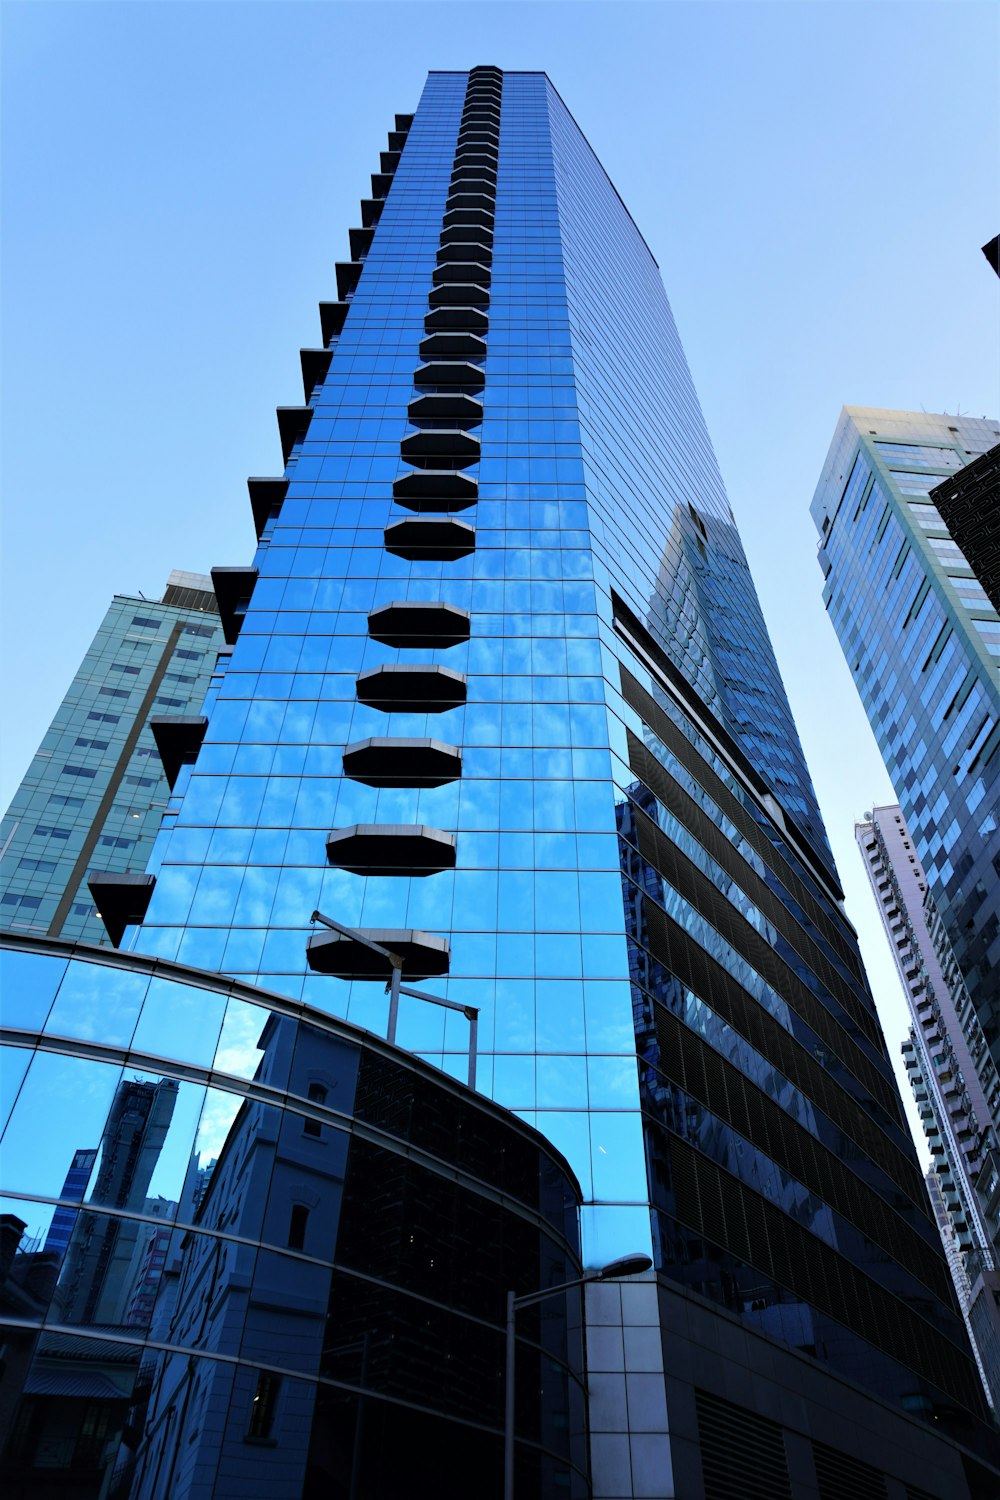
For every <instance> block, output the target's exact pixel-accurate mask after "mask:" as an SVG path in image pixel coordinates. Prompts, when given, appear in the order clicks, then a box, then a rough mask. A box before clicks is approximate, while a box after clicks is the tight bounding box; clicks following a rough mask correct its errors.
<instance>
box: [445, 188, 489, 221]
mask: <svg viewBox="0 0 1000 1500" xmlns="http://www.w3.org/2000/svg"><path fill="white" fill-rule="evenodd" d="M495 202H496V200H495V199H494V197H493V195H492V193H463V192H456V193H449V195H448V198H447V199H446V201H445V217H444V221H443V223H444V224H445V225H447V219H448V215H449V214H451V213H458V212H459V211H460V210H461V209H469V210H473V211H475V212H477V213H487V214H489V215H490V217H491V218H492V216H493V210H494V205H495Z"/></svg>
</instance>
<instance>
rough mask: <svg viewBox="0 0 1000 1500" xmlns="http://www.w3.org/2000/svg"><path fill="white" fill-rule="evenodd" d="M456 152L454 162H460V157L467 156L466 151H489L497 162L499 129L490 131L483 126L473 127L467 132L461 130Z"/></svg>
mask: <svg viewBox="0 0 1000 1500" xmlns="http://www.w3.org/2000/svg"><path fill="white" fill-rule="evenodd" d="M454 144H456V150H454V160H456V163H457V162H459V157H460V156H465V153H466V151H487V153H489V154H490V156H492V157H493V162H496V156H498V151H499V129H489V127H483V126H471V127H468V129H465V130H459V139H457V141H456V142H454Z"/></svg>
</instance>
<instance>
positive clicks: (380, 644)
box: [108, 68, 986, 1500]
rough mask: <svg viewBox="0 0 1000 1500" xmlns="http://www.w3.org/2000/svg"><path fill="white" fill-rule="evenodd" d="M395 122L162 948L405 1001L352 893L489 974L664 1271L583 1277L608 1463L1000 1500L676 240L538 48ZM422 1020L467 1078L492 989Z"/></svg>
mask: <svg viewBox="0 0 1000 1500" xmlns="http://www.w3.org/2000/svg"><path fill="white" fill-rule="evenodd" d="M396 125H397V128H396V131H395V132H394V133H393V135H391V136H390V140H389V150H388V152H386V153H384V154H383V156H382V160H381V163H380V165H381V171H380V172H379V173H378V174H377V175H376V176H375V177H374V178H373V190H372V196H371V198H368V199H365V200H364V202H363V204H362V225H361V227H359V228H357V229H355V230H352V232H351V252H352V258H351V260H350V261H349V262H344V263H342V264H341V265H339V266H338V268H337V282H338V293H339V300H338V301H336V302H328V303H323V304H321V321H322V329H323V347H322V348H317V349H311V350H305V351H303V375H304V380H305V387H306V402H307V404H306V405H304V406H302V407H287V408H282V409H280V410H279V428H280V432H281V436H282V444H283V449H284V458H285V471H284V474H283V475H282V476H281V477H277V478H271V479H253V480H251V481H250V494H251V500H252V502H253V509H254V516H255V520H256V523H257V530H258V537H259V547H258V551H257V554H256V557H255V559H254V562H253V566H252V567H246V568H241V567H236V568H231V569H225V570H222V569H220V570H217V572H216V574H215V578H216V586H217V591H218V597H219V601H220V609H221V614H222V619H223V623H224V626H225V628H226V630H227V632H228V635H229V637H230V639H231V640H232V641H233V642H234V649H233V652H232V657H231V659H230V660H228V661H226V662H223V663H222V669H221V670H220V672H219V674H218V676H217V678H216V679H215V681H214V683H213V687H212V689H211V691H210V694H209V701H208V704H207V707H206V714H207V718H208V726H207V730H206V731H205V733H204V739H203V742H201V743H200V748H199V746H198V744H196V743H194V742H192V744H191V745H190V747H189V753H188V754H187V755H186V756H185V757H184V758H186V759H187V760H189V761H190V764H186V765H184V766H183V768H182V769H181V770H180V772H179V774H178V777H177V781H176V785H175V789H174V797H173V801H172V803H171V808H170V812H169V814H168V816H167V819H166V822H165V825H164V828H163V831H162V833H161V836H160V841H159V844H158V847H157V851H156V856H155V861H154V865H153V867H152V868H153V873H154V874H155V889H153V891H152V895H151V899H150V900H149V904H148V909H147V910H146V914H145V920H144V922H143V924H142V926H141V927H132V928H131V930H130V933H129V936H128V938H127V940H126V944H125V946H126V947H129V946H130V947H132V948H134V949H136V950H138V951H139V952H141V953H143V954H145V955H148V956H151V957H155V958H159V959H166V960H177V961H178V962H180V963H183V964H190V965H197V966H199V967H200V968H202V969H207V970H214V971H222V972H223V973H224V974H227V975H231V976H234V977H236V978H238V979H239V980H240V981H242V982H243V983H246V984H258V983H259V984H260V985H262V986H263V987H264V988H265V989H267V990H270V991H275V992H278V993H279V994H281V995H284V996H286V997H288V1000H289V1001H290V1002H291V1003H292V1005H293V1006H294V1003H295V1002H297V1001H299V1000H303V1001H306V1002H308V1003H310V1004H311V1005H314V1006H316V1007H318V1008H319V1009H321V1010H324V1011H326V1012H327V1013H329V1014H332V1015H334V1016H337V1017H342V1018H345V1019H346V1020H347V1021H348V1022H354V1023H358V1024H360V1025H361V1026H364V1027H368V1028H370V1029H371V1030H373V1031H376V1032H383V1031H384V1030H385V1028H386V1025H387V1008H388V1000H387V998H386V995H385V993H384V979H385V976H386V970H385V969H381V970H380V969H379V968H378V966H377V964H373V959H372V956H371V950H370V949H367V948H364V947H362V946H361V945H359V944H358V943H357V942H355V941H352V940H351V939H350V938H348V937H345V936H343V935H341V934H340V933H337V932H330V931H329V930H326V929H324V930H322V931H321V930H318V929H317V930H311V925H310V924H311V919H312V915H313V913H314V912H315V911H316V910H317V909H318V910H319V911H321V912H323V913H326V914H327V915H328V916H330V917H332V918H334V919H335V920H336V921H337V922H340V923H342V924H345V925H347V926H348V927H351V928H360V929H363V930H365V931H366V932H367V933H368V934H369V936H371V937H372V938H373V939H374V940H375V941H378V942H380V943H382V944H383V945H385V946H387V947H389V948H390V949H392V950H393V951H394V952H396V953H398V954H400V955H402V956H403V958H404V961H405V967H404V978H406V979H408V980H409V981H410V982H414V981H416V982H420V981H422V980H424V979H432V983H431V985H430V988H431V989H432V990H433V991H434V992H436V993H438V994H440V995H444V996H445V997H446V998H448V999H450V1000H452V1001H456V1002H458V1003H460V1004H462V1005H469V1006H476V1007H478V1008H479V1012H480V1016H479V1038H480V1047H481V1054H480V1058H479V1072H478V1086H479V1088H480V1089H481V1090H482V1091H483V1092H485V1093H488V1094H491V1095H492V1097H493V1098H494V1099H495V1100H496V1101H497V1102H499V1103H501V1104H503V1105H506V1106H508V1107H509V1108H510V1109H512V1110H514V1111H516V1112H517V1113H518V1114H520V1115H522V1116H523V1117H524V1119H525V1120H526V1121H527V1122H529V1123H530V1124H531V1125H534V1126H536V1127H537V1128H538V1129H539V1130H540V1131H541V1132H542V1133H543V1135H544V1136H546V1137H548V1138H549V1140H551V1141H552V1142H553V1143H554V1144H555V1145H556V1146H557V1147H558V1148H559V1149H560V1150H561V1152H562V1153H564V1155H565V1157H566V1158H567V1160H568V1161H569V1163H570V1165H571V1166H572V1167H573V1169H574V1171H575V1173H576V1175H577V1177H578V1178H579V1180H580V1183H581V1184H582V1186H583V1193H584V1199H585V1204H584V1208H583V1211H582V1212H583V1250H584V1259H585V1262H586V1264H588V1265H590V1266H599V1265H602V1264H604V1263H606V1262H607V1261H609V1260H611V1259H612V1258H613V1257H616V1256H618V1255H620V1254H623V1253H626V1252H633V1251H643V1250H644V1249H645V1250H648V1251H649V1252H650V1253H651V1254H652V1255H653V1256H654V1258H655V1262H656V1271H655V1273H654V1274H653V1275H651V1276H650V1277H649V1278H648V1279H645V1280H639V1281H627V1282H624V1283H620V1284H619V1283H615V1282H611V1283H607V1284H601V1285H595V1286H592V1287H590V1288H588V1295H587V1299H586V1319H587V1337H586V1348H587V1372H588V1389H589V1424H588V1425H589V1435H590V1450H589V1451H590V1467H591V1481H592V1492H593V1495H594V1496H596V1497H601V1500H611V1497H618V1500H621V1497H624V1496H639V1495H642V1496H646V1497H663V1500H666V1497H672V1496H675V1495H677V1496H683V1497H684V1500H690V1497H694V1500H701V1497H702V1496H705V1497H709V1500H711V1497H716V1496H723V1495H725V1496H732V1495H740V1496H743V1495H746V1496H748V1497H749V1496H759V1497H762V1500H763V1497H766V1500H772V1497H777V1496H783V1495H788V1496H792V1495H794V1496H795V1497H799V1496H806V1495H809V1496H813V1495H815V1494H816V1493H822V1494H824V1495H825V1494H830V1495H833V1494H840V1493H849V1492H850V1493H857V1494H861V1493H868V1492H869V1491H863V1490H862V1488H861V1487H860V1486H861V1482H862V1481H864V1482H865V1483H867V1484H869V1486H870V1487H872V1486H876V1485H877V1484H879V1483H882V1482H883V1481H882V1480H881V1477H880V1476H881V1475H882V1474H889V1475H891V1476H893V1482H894V1485H895V1491H894V1493H895V1494H897V1495H898V1494H902V1493H903V1490H904V1486H906V1485H909V1486H910V1489H909V1492H908V1493H909V1494H910V1495H911V1496H913V1497H916V1496H920V1497H926V1496H928V1495H930V1496H936V1497H937V1500H945V1497H946V1496H951V1495H966V1494H968V1493H971V1492H972V1491H971V1490H970V1485H971V1482H972V1479H971V1477H970V1476H973V1470H974V1467H975V1466H974V1462H973V1460H972V1459H971V1458H969V1457H968V1456H967V1455H966V1456H965V1457H963V1455H962V1453H961V1451H960V1450H959V1448H958V1447H956V1446H954V1445H952V1444H949V1443H947V1442H944V1441H942V1439H941V1437H940V1432H941V1431H942V1429H944V1428H945V1427H947V1426H948V1424H949V1423H951V1424H954V1426H955V1428H956V1430H959V1431H960V1434H961V1436H962V1437H963V1438H964V1439H965V1440H966V1441H967V1442H968V1443H973V1444H974V1443H976V1442H978V1436H977V1434H978V1433H979V1427H978V1417H979V1415H980V1414H981V1412H982V1409H983V1407H982V1397H981V1393H980V1388H979V1383H978V1378H977V1374H976V1369H975V1365H974V1363H973V1360H972V1356H971V1353H970V1351H969V1347H968V1344H967V1341H966V1338H965V1333H964V1330H963V1327H962V1323H961V1319H960V1317H959V1314H958V1311H957V1309H956V1307H955V1304H954V1299H953V1296H952V1292H951V1289H950V1281H949V1276H948V1270H947V1266H946V1264H945V1261H944V1258H943V1255H942V1251H941V1246H940V1241H939V1238H938V1235H937V1230H936V1227H935V1225H934V1222H933V1220H932V1218H931V1215H930V1211H929V1206H928V1203H927V1199H926V1195H925V1192H924V1186H923V1181H922V1178H921V1175H920V1172H919V1170H918V1167H917V1162H916V1158H915V1155H914V1152H913V1147H912V1145H911V1143H910V1140H909V1137H908V1135H907V1132H906V1128H905V1125H904V1123H903V1117H902V1111H901V1105H900V1100H899V1096H898V1093H897V1090H896V1087H895V1084H894V1082H893V1078H892V1071H891V1067H890V1064H889V1062H888V1058H887V1055H886V1050H885V1046H884V1043H883V1039H882V1035H881V1031H880V1029H879V1025H878V1022H877V1020H876V1017H875V1012H874V1007H873V1004H872V1000H871V996H870V994H869V991H868V988H867V984H866V981H865V977H864V974H863V971H862V968H861V963H860V959H859V956H858V950H857V945H856V942H855V937H854V933H853V930H852V929H851V926H850V924H849V922H848V921H847V920H846V918H845V916H844V913H843V910H842V907H841V892H840V888H839V886H838V883H837V877H836V872H835V870H834V867H833V863H832V859H831V856H830V852H829V849H828V847H827V844H826V840H825V835H824V832H823V827H822V822H821V818H820V814H819V811H818V809H817V807H816V803H815V798H814V794H813V791H812V787H811V784H810V781H809V776H808V772H807V769H806V766H805V763H804V760H803V756H802V751H801V748H800V746H799V742H798V738H797V735H796V731H795V727H794V724H793V721H792V717H791V713H790V710H789V707H788V703H787V701H786V698H785V695H784V690H783V688H782V684H781V680H780V677H779V674H778V670H777V667H776V664H775V661H774V656H773V652H772V650H771V646H770V642H769V640H768V637H767V632H766V629H765V626H764V623H763V619H762V615H761V611H760V607H759V604H758V602H757V598H756V594H755V591H754V587H753V583H752V580H751V578H750V574H749V571H748V568H747V563H746V559H745V557H744V554H743V550H742V546H741V543H740V539H739V535H738V532H737V529H736V525H735V522H734V519H733V516H732V513H731V511H730V509H729V505H728V502H727V500H726V496H725V492H724V489H723V485H722V481H721V478H720V475H719V472H718V468H717V465H716V462H715V458H714V455H713V453H712V448H711V444H710V442H709V438H708V435H707V432H706V430H705V425H704V421H703V418H702V415H701V411H700V409H699V406H698V400H697V396H696V394H695V391H694V388H693V386H692V383H691V378H690V374H689V372H688V369H687V365H686V363H685V359H684V354H683V351H682V349H681V346H680V343H679V340H678V337H677V333H676V330H675V327H674V323H673V319H672V316H671V313H670V309H669V306H668V303H667V300H666V297H665V295H664V291H663V286H662V283H661V280H660V276H659V272H658V268H657V266H656V262H655V261H654V259H653V257H652V255H651V254H650V251H649V249H648V247H647V246H646V244H645V242H644V240H643V239H642V236H641V234H640V233H639V231H638V230H637V228H636V226H635V224H634V223H633V221H632V219H631V218H630V216H629V214H628V212H627V210H626V209H625V207H624V205H623V204H622V202H621V200H620V198H619V197H618V195H617V193H616V191H615V189H614V187H613V185H612V184H611V182H610V181H609V179H608V177H607V175H606V174H605V172H604V171H603V169H602V168H601V165H600V163H599V162H598V161H597V159H596V158H595V156H594V154H593V152H592V151H591V149H590V147H589V146H588V144H587V142H586V140H585V138H584V137H583V135H582V134H581V132H580V130H579V128H578V126H577V125H576V123H575V121H574V120H573V118H572V116H571V115H570V114H569V112H568V110H567V109H566V107H565V105H564V104H563V103H562V101H561V99H560V98H559V95H558V94H557V92H556V91H555V89H554V88H553V87H552V85H551V83H550V82H549V80H548V79H547V78H546V76H545V75H544V74H542V73H500V72H499V70H497V69H494V68H480V69H475V70H473V71H472V72H471V73H465V72H460V73H433V74H431V75H430V78H429V79H428V82H427V85H426V88H425V90H424V93H423V95H422V98H421V101H420V104H419V107H418V109H417V111H416V113H415V115H414V116H412V117H410V116H402V117H398V118H397V122H396ZM199 739H200V736H199ZM145 894H146V895H148V890H147V892H146V893H145ZM129 899H130V898H129V896H128V893H127V892H125V893H119V895H118V896H117V897H116V896H115V895H114V893H113V892H110V891H109V892H108V906H109V910H110V911H111V912H112V913H114V912H117V915H118V918H119V919H120V920H121V919H123V918H128V917H129V916H132V915H134V914H135V912H134V910H133V909H131V908H130V907H129ZM144 899H145V898H144ZM116 903H117V904H116ZM397 1040H398V1041H399V1042H400V1043H401V1044H402V1045H403V1046H404V1047H406V1048H409V1049H410V1050H412V1051H413V1052H416V1053H419V1054H421V1055H422V1056H423V1057H425V1058H426V1059H427V1060H429V1061H430V1062H432V1063H434V1064H436V1065H437V1066H438V1067H439V1068H443V1069H445V1070H448V1071H452V1072H454V1073H456V1074H461V1075H462V1076H464V1070H465V1067H466V1048H467V1045H468V1031H467V1022H466V1019H465V1018H464V1017H463V1016H461V1015H454V1014H448V1015H444V1013H440V1012H437V1011H433V1010H431V1009H430V1008H428V1007H418V1006H417V1005H416V1003H415V1002H414V1003H412V1005H411V1003H410V1002H409V1001H408V1000H406V999H404V1002H403V1005H402V1008H401V1011H400V1020H399V1030H398V1034H397ZM245 1042H246V1050H247V1052H248V1054H250V1053H252V1052H253V1044H252V1039H251V1038H250V1037H249V1033H248V1034H247V1036H246V1039H245ZM238 1053H239V1036H237V1035H236V1033H235V1032H234V1033H233V1035H232V1037H231V1049H230V1052H229V1054H227V1062H226V1067H227V1068H228V1069H229V1071H230V1072H231V1073H232V1072H238V1071H239V1068H240V1059H239V1056H238ZM251 1072H252V1067H251V1069H250V1070H249V1071H248V1072H247V1073H246V1076H250V1074H251ZM254 1076H255V1078H256V1077H257V1076H258V1075H254ZM259 1077H260V1079H261V1084H262V1086H263V1083H266V1082H267V1074H266V1071H265V1072H264V1073H261V1074H260V1075H259ZM310 1097H312V1096H311V1095H310ZM231 1149H232V1150H233V1151H235V1147H232V1148H231ZM227 1170H228V1169H227ZM224 1196H225V1193H224V1186H223V1179H222V1178H221V1177H216V1178H213V1183H212V1185H211V1186H210V1188H209V1190H208V1192H207V1194H206V1196H205V1199H204V1202H205V1203H207V1204H209V1205H210V1207H211V1211H212V1212H215V1211H216V1200H217V1199H219V1198H224ZM319 1211H320V1210H319V1208H318V1209H317V1212H319ZM324 1211H325V1210H324ZM218 1212H219V1213H220V1215H221V1214H224V1213H225V1203H224V1202H222V1203H219V1204H218ZM411 1240H412V1236H411ZM289 1243H291V1240H290V1241H289ZM400 1243H401V1244H402V1240H401V1241H400ZM472 1253H473V1254H474V1252H472ZM359 1347H360V1345H359ZM352 1378H358V1377H356V1376H352ZM258 1395H259V1397H260V1400H261V1401H262V1402H263V1403H264V1408H265V1409H266V1408H267V1407H268V1403H269V1402H270V1399H271V1397H270V1394H269V1391H268V1390H266V1389H265V1390H264V1391H263V1393H261V1390H260V1388H258ZM254 1399H255V1400H256V1399H257V1398H256V1397H255V1398H254ZM906 1413H911V1414H916V1415H917V1416H922V1415H926V1416H927V1417H929V1418H932V1419H934V1422H935V1427H934V1428H932V1427H930V1426H924V1425H923V1424H921V1423H919V1422H917V1421H915V1420H913V1417H912V1416H911V1415H906ZM476 1420H477V1421H480V1420H485V1417H482V1416H481V1415H480V1414H478V1413H477V1416H476ZM262 1430H263V1429H262ZM267 1431H270V1427H269V1426H268V1427H267ZM252 1435H253V1434H252ZM258 1435H259V1434H258ZM390 1435H391V1434H390ZM164 1462H165V1463H172V1462H173V1460H172V1459H169V1458H165V1460H164ZM181 1462H183V1460H181ZM163 1472H168V1471H167V1470H166V1469H164V1471H163ZM170 1472H172V1470H170ZM481 1477H482V1476H479V1475H475V1476H472V1479H471V1480H470V1487H471V1488H472V1489H476V1490H477V1492H478V1490H479V1489H482V1491H483V1493H486V1492H487V1489H486V1483H487V1481H486V1480H485V1479H483V1480H482V1483H480V1479H481ZM489 1482H492V1475H491V1476H490V1480H489ZM851 1485H853V1489H851V1488H850V1486H851ZM836 1486H840V1488H836ZM542 1492H545V1491H544V1490H543V1491H542ZM870 1492H871V1493H877V1492H878V1491H877V1489H875V1488H873V1487H872V1488H870ZM344 1493H345V1494H346V1493H347V1491H346V1489H345V1491H344ZM549 1493H550V1492H549ZM975 1493H977V1494H978V1493H982V1494H985V1493H986V1491H985V1490H982V1491H976V1492H975Z"/></svg>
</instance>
